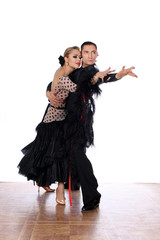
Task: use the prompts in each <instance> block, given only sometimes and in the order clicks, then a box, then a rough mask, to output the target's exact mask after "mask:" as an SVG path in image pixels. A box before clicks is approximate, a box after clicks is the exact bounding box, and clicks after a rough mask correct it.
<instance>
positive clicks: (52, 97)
mask: <svg viewBox="0 0 160 240" xmlns="http://www.w3.org/2000/svg"><path fill="white" fill-rule="evenodd" d="M46 96H47V98H48V99H49V101H50V103H51V105H52V106H53V107H55V108H57V107H61V104H62V103H63V100H62V99H60V98H57V97H56V96H55V93H53V92H50V91H47V92H46Z"/></svg>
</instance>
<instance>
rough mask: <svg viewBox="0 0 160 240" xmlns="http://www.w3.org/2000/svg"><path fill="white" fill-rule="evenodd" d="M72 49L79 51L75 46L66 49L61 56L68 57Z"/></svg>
mask: <svg viewBox="0 0 160 240" xmlns="http://www.w3.org/2000/svg"><path fill="white" fill-rule="evenodd" d="M74 49H76V50H78V51H80V49H79V47H77V46H73V47H69V48H67V49H66V50H65V51H64V55H63V56H64V57H68V56H69V54H70V53H71V52H72V50H74Z"/></svg>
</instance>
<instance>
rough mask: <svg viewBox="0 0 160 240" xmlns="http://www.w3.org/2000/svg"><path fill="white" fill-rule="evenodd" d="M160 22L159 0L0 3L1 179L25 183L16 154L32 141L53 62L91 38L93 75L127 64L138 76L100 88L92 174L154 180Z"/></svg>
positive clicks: (159, 161) (159, 178) (158, 170)
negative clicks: (96, 54) (95, 52)
mask: <svg viewBox="0 0 160 240" xmlns="http://www.w3.org/2000/svg"><path fill="white" fill-rule="evenodd" d="M159 23H160V17H159V1H158V0H152V1H148V0H145V1H143V0H134V1H131V0H121V1H119V0H109V1H103V0H99V1H95V0H85V1H84V0H81V1H75V0H67V1H66V0H60V1H56V0H26V1H25V0H14V1H11V0H5V1H0V25H1V26H0V33H1V37H0V114H1V115H0V181H26V179H25V178H24V177H22V176H20V175H18V169H17V165H18V163H19V161H20V160H21V158H22V156H23V155H22V154H21V152H20V150H21V149H22V148H23V147H24V146H25V145H27V144H28V143H29V142H31V141H32V140H33V139H34V137H35V134H36V133H35V127H36V125H37V124H38V123H39V122H40V121H41V119H42V117H43V114H44V111H45V108H46V106H47V104H48V102H47V99H46V96H45V89H46V86H47V84H48V83H49V82H50V81H52V78H53V75H54V72H55V70H56V69H57V68H58V67H59V64H58V57H59V55H60V54H63V52H64V50H65V48H67V47H69V46H73V45H78V46H80V45H81V43H83V42H84V41H93V42H95V43H96V44H97V46H98V52H99V57H98V60H97V65H98V67H99V69H100V70H105V69H107V68H108V67H109V66H110V67H112V69H116V70H117V71H119V70H120V69H121V67H122V66H123V65H126V67H130V66H132V65H134V66H135V68H136V69H135V72H136V74H137V75H138V79H135V78H131V77H126V78H124V79H122V80H121V81H118V82H116V83H108V84H106V85H105V84H104V85H103V86H102V90H103V93H102V96H101V97H100V98H99V99H97V100H96V114H95V123H94V129H95V147H94V148H91V149H89V150H88V156H89V158H90V160H91V162H92V164H93V167H94V171H95V174H96V176H97V178H98V180H99V182H160V167H159V166H160V151H159V150H160V147H159V146H160V116H159V103H160V94H159V92H160V91H159V81H160V80H159V75H160V73H159V56H160V47H159V45H160V34H159Z"/></svg>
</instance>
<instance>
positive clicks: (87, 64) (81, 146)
mask: <svg viewBox="0 0 160 240" xmlns="http://www.w3.org/2000/svg"><path fill="white" fill-rule="evenodd" d="M81 53H82V59H83V61H82V67H81V68H79V69H76V70H75V71H74V72H73V73H71V74H70V76H69V77H70V79H71V80H72V81H73V82H75V83H76V84H77V86H78V90H77V92H76V93H72V94H70V96H69V97H68V99H67V105H66V108H67V110H68V116H67V118H66V131H68V132H69V134H70V136H71V138H70V139H69V140H68V144H70V145H71V146H72V148H71V163H72V164H74V168H75V169H76V172H77V174H78V178H79V181H80V185H81V189H82V194H83V202H84V206H83V207H82V211H88V210H92V209H95V208H96V207H98V205H99V202H100V197H101V194H100V193H99V192H98V191H97V187H98V183H97V179H96V178H95V176H94V173H93V169H92V165H91V163H90V161H89V159H88V158H87V156H86V154H85V152H86V147H89V146H90V145H91V144H93V138H94V136H93V128H92V124H93V115H94V112H95V105H94V99H93V94H97V95H99V94H100V92H101V90H100V88H99V84H101V83H102V82H112V81H116V80H118V79H121V78H122V77H124V76H126V75H130V76H133V77H137V76H136V75H135V74H134V73H133V72H132V69H134V67H131V68H128V69H125V67H123V68H122V70H121V71H120V72H118V73H115V74H108V73H110V72H112V71H110V68H109V69H108V70H107V71H104V72H99V70H98V69H97V68H96V67H95V62H96V58H97V56H98V52H97V46H96V44H95V43H92V42H84V43H83V44H82V46H81ZM91 83H92V84H91ZM47 95H48V97H49V100H50V102H51V104H53V105H55V104H56V101H55V97H52V96H51V94H49V93H47ZM67 135H68V134H67Z"/></svg>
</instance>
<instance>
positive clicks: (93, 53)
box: [81, 45, 98, 67]
mask: <svg viewBox="0 0 160 240" xmlns="http://www.w3.org/2000/svg"><path fill="white" fill-rule="evenodd" d="M81 54H82V59H83V61H82V67H88V66H89V65H92V64H94V63H95V62H96V58H97V56H98V52H97V49H96V47H95V46H94V45H84V47H83V49H82V52H81Z"/></svg>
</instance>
